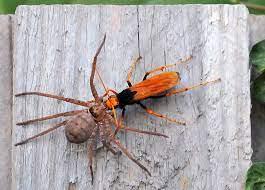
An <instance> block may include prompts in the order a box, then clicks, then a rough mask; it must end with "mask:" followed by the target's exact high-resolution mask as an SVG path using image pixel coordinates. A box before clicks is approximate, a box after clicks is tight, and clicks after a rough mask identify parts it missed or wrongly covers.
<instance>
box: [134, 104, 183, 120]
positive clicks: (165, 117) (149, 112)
mask: <svg viewBox="0 0 265 190" xmlns="http://www.w3.org/2000/svg"><path fill="white" fill-rule="evenodd" d="M138 104H139V105H140V106H141V107H142V108H143V109H144V110H145V111H146V112H147V113H148V114H150V115H154V116H156V117H160V118H164V119H166V120H168V121H171V122H174V123H177V124H179V125H186V123H185V122H184V121H178V120H176V119H172V118H168V117H167V116H165V115H162V114H160V113H156V112H154V111H153V110H151V109H149V108H147V107H146V106H145V105H143V104H142V103H141V102H139V103H138Z"/></svg>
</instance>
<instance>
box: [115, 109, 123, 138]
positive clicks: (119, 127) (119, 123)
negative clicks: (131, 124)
mask: <svg viewBox="0 0 265 190" xmlns="http://www.w3.org/2000/svg"><path fill="white" fill-rule="evenodd" d="M124 116H125V108H123V109H122V112H121V117H120V119H119V120H118V127H116V129H115V132H114V136H115V135H117V133H118V131H119V130H120V129H121V128H124V126H123V124H122V122H123V120H124Z"/></svg>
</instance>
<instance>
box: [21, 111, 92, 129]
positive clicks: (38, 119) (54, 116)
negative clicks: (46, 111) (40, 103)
mask: <svg viewBox="0 0 265 190" xmlns="http://www.w3.org/2000/svg"><path fill="white" fill-rule="evenodd" d="M83 111H87V109H84V110H74V111H68V112H63V113H58V114H54V115H48V116H44V117H41V118H36V119H31V120H28V121H23V122H19V123H17V125H28V124H31V123H34V122H37V121H45V120H49V119H54V118H58V117H67V116H73V115H76V114H78V113H81V112H83Z"/></svg>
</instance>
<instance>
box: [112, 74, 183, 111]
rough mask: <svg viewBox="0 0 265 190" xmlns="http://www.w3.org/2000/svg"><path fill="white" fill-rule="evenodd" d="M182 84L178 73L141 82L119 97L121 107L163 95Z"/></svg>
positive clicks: (121, 93) (159, 75) (156, 76)
mask: <svg viewBox="0 0 265 190" xmlns="http://www.w3.org/2000/svg"><path fill="white" fill-rule="evenodd" d="M179 82H180V76H179V73H178V72H165V73H161V74H158V75H155V76H153V77H150V78H148V79H146V80H144V81H142V82H139V83H137V84H135V85H133V86H131V87H129V88H127V89H125V90H123V91H122V92H120V93H119V94H118V95H117V98H118V99H119V103H120V107H124V106H125V105H130V104H134V103H136V102H138V101H141V100H144V99H147V98H149V97H154V96H158V95H161V93H163V92H165V91H167V90H169V89H171V88H173V87H174V86H176V85H177V84H178V83H179Z"/></svg>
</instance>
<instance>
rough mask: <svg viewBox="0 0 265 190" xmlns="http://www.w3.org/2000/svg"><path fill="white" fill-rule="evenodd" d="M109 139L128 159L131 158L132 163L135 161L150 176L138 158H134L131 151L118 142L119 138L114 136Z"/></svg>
mask: <svg viewBox="0 0 265 190" xmlns="http://www.w3.org/2000/svg"><path fill="white" fill-rule="evenodd" d="M111 141H112V142H113V143H114V144H116V145H117V146H118V147H119V148H120V149H121V151H122V152H123V153H124V154H125V155H126V156H127V157H128V158H129V159H130V160H132V161H133V162H134V163H136V164H137V165H138V166H139V167H140V168H142V169H143V170H144V171H146V172H147V173H148V175H149V176H151V173H150V172H149V171H148V169H147V168H146V167H145V166H144V165H142V164H141V163H140V162H139V161H138V160H136V159H135V158H134V157H133V156H132V155H131V153H130V152H129V151H128V150H127V149H126V148H125V147H124V146H123V145H122V144H121V143H120V141H119V140H117V139H115V138H114V137H113V138H112V139H111Z"/></svg>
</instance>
